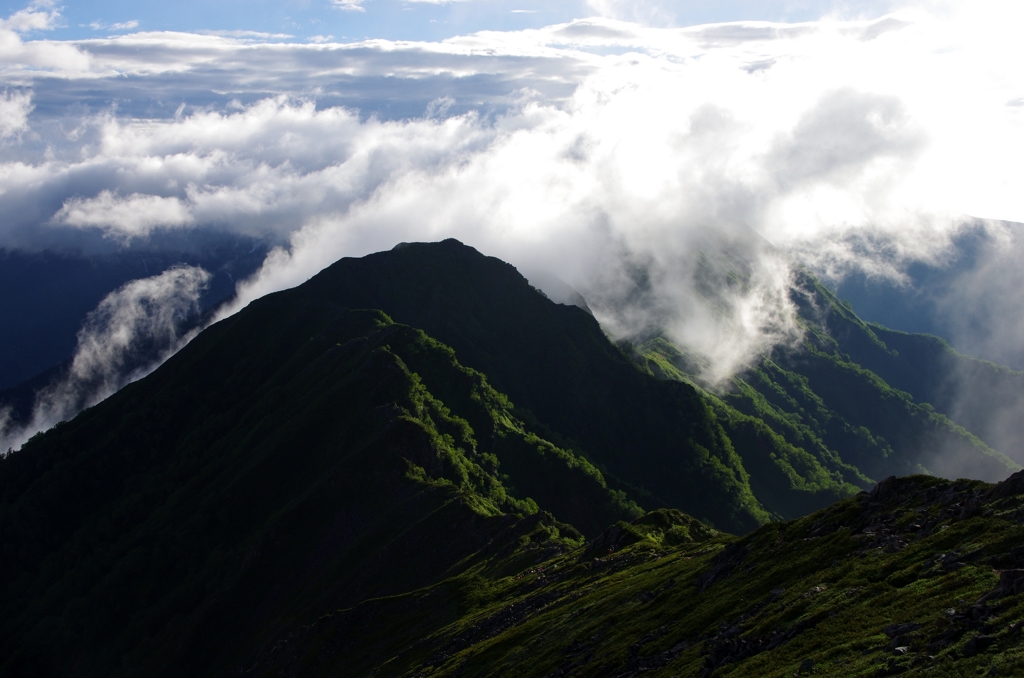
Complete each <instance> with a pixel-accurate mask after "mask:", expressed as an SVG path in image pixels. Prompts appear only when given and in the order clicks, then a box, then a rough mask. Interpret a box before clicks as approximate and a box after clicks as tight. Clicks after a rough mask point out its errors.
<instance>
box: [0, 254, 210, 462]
mask: <svg viewBox="0 0 1024 678" xmlns="http://www.w3.org/2000/svg"><path fill="white" fill-rule="evenodd" d="M209 278H210V274H209V273H207V272H206V271H204V270H203V269H201V268H195V267H180V268H172V269H169V270H167V271H165V272H164V273H161V274H160V275H157V276H153V277H151V278H143V279H141V280H134V281H132V282H130V283H128V284H126V285H124V286H123V287H121V288H120V289H118V290H115V291H114V292H111V293H110V294H109V295H107V296H106V297H105V298H104V299H103V301H102V302H100V304H99V306H97V308H96V309H95V310H94V311H92V312H91V313H90V314H89V316H88V317H87V318H86V321H85V324H84V325H83V327H82V329H81V330H80V331H79V333H78V344H77V347H76V348H75V355H74V358H73V359H72V361H71V365H70V366H69V368H68V370H67V372H66V373H65V374H63V375H62V376H61V377H60V378H59V379H57V381H55V382H54V383H52V384H50V385H49V386H48V387H46V388H44V389H43V390H42V391H40V392H39V393H37V394H36V396H35V403H34V406H33V410H32V414H31V416H30V418H29V420H28V421H27V422H25V423H23V424H21V425H17V424H14V423H13V422H11V421H10V419H9V418H8V417H7V415H6V413H4V412H2V411H0V451H2V452H6V451H7V450H8V449H10V448H14V449H18V448H20V447H21V445H22V444H23V443H24V442H25V441H26V440H28V439H29V438H30V437H32V435H34V434H35V433H36V432H38V431H43V430H46V429H48V428H50V427H52V426H53V425H54V424H56V423H58V422H60V421H63V420H66V419H70V418H71V417H73V416H74V415H76V414H77V413H78V412H80V411H81V410H82V409H84V408H86V407H89V406H91V405H94V404H96V403H97V402H99V401H100V400H103V399H104V398H106V397H107V396H109V395H110V394H112V393H114V392H115V391H117V390H118V389H120V388H121V387H122V386H124V385H125V384H128V383H130V382H132V381H135V380H136V379H140V378H141V377H143V376H145V375H146V374H148V373H149V372H150V371H151V370H152V369H153V368H154V367H155V366H157V365H159V364H160V362H162V361H163V360H164V359H166V358H167V356H169V355H170V354H172V353H173V352H174V351H176V350H177V349H178V348H180V346H181V345H182V344H184V343H185V342H187V340H188V339H189V338H190V335H188V334H185V333H183V332H182V327H183V321H184V320H185V318H186V316H187V315H188V314H189V313H193V312H195V311H196V309H197V306H196V305H197V302H198V299H199V294H200V292H201V291H202V290H203V288H204V287H205V286H206V284H207V283H208V281H209ZM2 452H0V453H2Z"/></svg>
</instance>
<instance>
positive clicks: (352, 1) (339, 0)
mask: <svg viewBox="0 0 1024 678" xmlns="http://www.w3.org/2000/svg"><path fill="white" fill-rule="evenodd" d="M363 2H365V0H331V4H332V5H333V6H334V7H335V8H336V9H340V10H342V11H345V12H365V11H366V8H365V7H363Z"/></svg>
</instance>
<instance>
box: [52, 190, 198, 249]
mask: <svg viewBox="0 0 1024 678" xmlns="http://www.w3.org/2000/svg"><path fill="white" fill-rule="evenodd" d="M53 220H54V221H55V222H57V223H59V224H65V225H67V226H76V227H79V228H84V227H89V228H99V229H101V230H104V231H107V232H109V233H111V234H113V235H118V236H121V237H125V238H132V237H138V236H145V235H148V234H149V233H150V232H151V231H153V229H155V228H159V227H164V228H180V227H182V226H191V225H192V224H193V223H195V219H194V218H193V217H192V214H191V213H190V212H189V207H188V205H187V204H186V203H184V202H183V201H182V200H180V199H178V198H176V197H173V196H172V197H169V198H164V197H161V196H158V195H142V194H140V193H133V194H131V195H129V196H126V197H124V198H122V197H120V196H118V195H116V194H114V193H113V192H111V191H100V193H99V195H97V196H96V197H95V198H88V199H86V198H69V199H68V200H67V201H65V203H64V205H63V206H62V207H61V208H60V211H58V212H57V214H55V215H54V217H53Z"/></svg>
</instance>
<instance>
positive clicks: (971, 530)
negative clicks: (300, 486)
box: [245, 473, 1024, 676]
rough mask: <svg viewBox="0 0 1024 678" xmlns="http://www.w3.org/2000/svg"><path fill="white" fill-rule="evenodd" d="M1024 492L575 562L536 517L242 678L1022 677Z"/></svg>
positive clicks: (673, 520)
mask: <svg viewBox="0 0 1024 678" xmlns="http://www.w3.org/2000/svg"><path fill="white" fill-rule="evenodd" d="M1022 493H1024V473H1018V474H1015V475H1014V476H1012V477H1011V478H1009V479H1008V480H1006V481H1004V482H1002V483H999V484H997V485H990V484H986V483H983V482H978V481H957V482H949V481H944V480H940V479H936V478H933V477H927V476H911V477H905V478H898V479H897V478H891V479H889V480H886V481H885V482H883V483H881V484H880V485H879V486H878V487H877V488H876V489H875V490H874V491H872V492H871V493H870V494H869V493H866V492H864V493H861V494H859V495H857V496H856V497H852V498H850V499H846V500H843V501H840V502H838V503H836V504H834V505H833V506H831V507H829V508H827V509H824V510H821V511H818V512H816V513H813V514H811V515H809V516H806V517H804V518H801V519H799V520H795V521H791V522H786V523H772V524H769V525H765V526H763V527H762V528H760V529H758V530H756V531H755V532H753V533H751V534H749V535H747V536H746V537H743V538H736V537H732V536H729V535H725V534H721V533H715V532H714V531H712V530H710V529H707V528H703V527H702V526H701V525H700V524H699V523H695V522H691V521H690V520H689V519H687V518H686V517H685V516H684V515H683V514H679V513H678V512H671V511H658V512H655V513H652V514H647V515H646V516H644V517H641V518H640V519H637V520H636V521H634V522H633V523H632V524H627V523H619V524H618V525H616V526H613V527H612V528H609V529H608V530H606V531H605V533H604V534H602V535H601V536H600V537H598V538H597V539H595V540H593V541H591V542H590V543H589V544H586V545H578V544H574V543H573V542H571V541H569V540H566V539H564V538H560V536H559V533H558V530H557V528H556V527H555V526H554V525H553V524H552V522H551V521H547V524H546V523H545V519H544V518H543V517H536V516H535V517H532V518H529V519H527V520H525V521H523V522H522V523H521V524H520V525H519V526H517V529H518V530H519V531H520V533H521V534H519V535H518V536H517V539H516V540H513V541H512V542H511V543H510V546H508V547H506V548H505V549H498V550H496V551H495V552H492V553H487V554H481V555H480V557H479V563H478V564H477V565H476V566H474V567H472V568H470V569H468V570H466V571H465V572H463V573H462V574H460V575H459V576H457V577H453V578H451V579H447V580H445V581H443V582H441V583H439V584H437V585H436V586H432V587H428V588H426V589H422V590H417V591H414V592H411V593H408V594H405V595H402V596H396V597H389V598H382V599H376V600H369V601H366V602H364V603H362V604H360V605H358V606H356V607H353V608H349V609H345V610H340V611H338V612H336V613H334V614H331V615H327V616H324V617H322V618H320V619H319V620H317V621H316V622H315V623H313V624H311V625H309V626H304V627H302V628H301V629H296V630H294V631H293V632H291V633H290V634H288V635H287V637H285V638H282V639H281V640H280V641H279V642H278V643H277V644H276V645H275V646H274V647H273V648H272V649H269V650H267V651H266V652H264V653H263V654H262V655H261V656H260V658H259V660H258V661H257V662H256V663H255V664H254V665H252V666H251V667H249V669H248V670H247V671H246V672H245V675H254V676H255V675H267V676H269V675H275V676H277V675H284V676H291V675H296V676H297V675H328V674H330V675H339V674H340V675H380V676H483V675H517V676H638V675H640V674H641V673H642V674H644V675H645V676H648V675H649V676H711V675H714V676H793V675H843V676H879V675H895V674H902V673H906V674H907V675H931V676H947V675H949V676H968V675H969V676H974V675H1000V676H1004V675H1005V676H1010V675H1022V673H1024V634H1022V633H1021V631H1022V628H1021V620H1022V618H1024V596H1022V595H1020V594H1021V593H1022V590H1024V570H1022V569H1020V568H1021V567H1022V566H1024V546H1022V544H1024V528H1022V527H1021V523H1022V521H1024V494H1022ZM441 601H445V602H444V603H442V602H441Z"/></svg>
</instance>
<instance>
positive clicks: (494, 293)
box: [294, 240, 769, 532]
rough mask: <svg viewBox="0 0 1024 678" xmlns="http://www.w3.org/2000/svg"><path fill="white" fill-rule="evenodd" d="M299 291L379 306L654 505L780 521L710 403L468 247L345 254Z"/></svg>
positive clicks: (749, 522) (411, 246) (745, 521)
mask: <svg viewBox="0 0 1024 678" xmlns="http://www.w3.org/2000/svg"><path fill="white" fill-rule="evenodd" d="M294 293H295V294H296V295H298V296H302V297H304V298H311V299H317V300H321V301H324V302H328V303H333V304H339V305H342V306H346V307H349V308H379V309H381V310H383V311H384V312H386V313H387V314H388V315H389V316H391V317H392V318H394V319H395V320H396V321H397V322H401V323H405V324H408V325H411V326H413V327H418V328H420V329H422V330H423V331H425V332H426V333H427V334H429V335H430V336H432V337H435V338H436V339H438V340H439V341H442V342H444V343H445V344H447V345H449V346H451V347H452V348H453V349H455V352H456V354H457V355H458V356H459V360H460V361H461V362H462V363H464V364H465V365H467V366H469V367H472V368H474V369H476V370H479V371H481V372H482V373H484V374H486V375H487V378H488V379H489V380H490V381H491V383H493V384H494V386H495V388H497V389H498V390H499V391H501V392H502V393H505V394H507V395H508V396H509V398H510V399H511V400H512V402H513V403H514V404H515V405H516V407H517V409H516V412H517V413H519V414H520V415H521V416H522V417H523V418H524V419H525V420H527V421H530V422H531V423H533V424H535V425H536V426H538V429H537V430H538V433H540V434H542V435H543V436H544V437H545V438H547V439H549V440H551V441H552V442H554V443H556V444H558V445H560V446H561V447H563V448H565V449H571V450H573V451H574V452H575V453H577V454H579V455H580V456H582V457H585V458H586V459H588V460H590V462H591V463H593V464H594V465H595V466H596V467H597V468H599V469H600V470H601V471H602V473H604V475H605V477H606V478H607V480H608V482H609V484H610V485H612V486H613V487H615V488H616V489H619V490H622V491H624V492H626V494H627V495H628V496H629V497H630V499H632V500H634V501H636V502H637V503H639V504H641V505H643V506H644V507H645V508H649V509H650V508H657V507H674V508H680V509H682V510H685V511H687V512H689V513H692V514H694V515H696V516H698V517H699V518H701V519H702V520H705V521H708V522H712V523H714V524H715V525H716V526H717V527H719V528H720V529H726V530H730V531H734V532H745V531H747V530H750V529H753V528H754V527H756V526H757V525H759V524H761V523H762V522H764V521H765V520H767V519H768V516H769V514H768V512H767V511H765V510H764V508H763V507H762V506H761V504H760V502H759V501H758V500H757V498H755V496H754V495H753V493H752V491H751V489H750V484H749V476H748V474H747V472H746V471H745V470H744V467H743V463H742V460H741V459H740V457H739V455H738V454H737V453H736V450H735V449H734V447H733V446H732V444H731V442H730V441H729V439H728V437H727V436H726V435H725V433H724V431H723V430H722V428H721V426H720V425H719V424H718V421H717V419H716V417H715V416H714V413H713V412H712V411H711V409H710V408H709V407H708V405H707V404H706V403H705V402H704V400H703V399H702V398H701V396H700V394H699V393H698V392H697V391H696V390H695V389H694V388H692V387H691V386H690V385H688V384H684V383H676V382H669V381H664V380H656V379H651V378H650V376H649V375H647V374H644V373H643V372H642V371H641V370H639V369H638V367H637V365H636V364H635V363H634V362H633V361H632V360H631V359H630V358H629V357H628V356H626V355H625V354H623V353H622V351H620V350H619V349H618V348H617V347H616V346H615V345H614V344H612V343H611V342H610V341H609V340H608V338H607V337H606V336H605V335H604V333H603V332H602V331H601V328H600V326H599V325H598V324H597V321H596V320H594V318H593V316H591V315H590V314H588V313H586V312H585V311H583V310H581V309H579V308H577V307H575V306H564V305H561V304H555V303H552V302H551V301H549V300H548V299H547V298H546V297H545V296H544V295H543V294H540V293H539V292H538V291H537V290H535V289H534V288H532V287H531V286H530V285H529V283H528V282H527V281H526V279H525V278H524V277H523V276H522V275H520V274H519V273H518V272H517V271H516V269H515V268H513V267H512V266H510V265H509V264H506V263H504V262H502V261H500V260H498V259H495V258H493V257H486V256H484V255H482V254H480V253H479V252H477V251H476V250H475V249H473V248H471V247H467V246H465V245H463V244H462V243H459V242H458V241H456V240H446V241H444V242H440V243H406V244H402V245H399V246H398V247H396V248H395V249H393V250H391V251H388V252H380V253H377V254H372V255H369V256H366V257H363V258H361V259H348V258H346V259H342V260H340V261H338V262H337V263H335V264H333V265H332V266H330V267H328V268H326V269H324V270H323V271H322V272H321V273H319V274H318V275H316V276H314V277H313V278H312V279H310V280H309V281H308V282H306V283H305V284H303V285H302V286H300V287H298V288H296V289H295V290H294Z"/></svg>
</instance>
